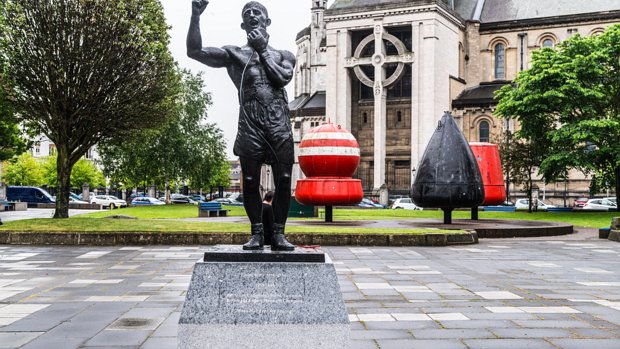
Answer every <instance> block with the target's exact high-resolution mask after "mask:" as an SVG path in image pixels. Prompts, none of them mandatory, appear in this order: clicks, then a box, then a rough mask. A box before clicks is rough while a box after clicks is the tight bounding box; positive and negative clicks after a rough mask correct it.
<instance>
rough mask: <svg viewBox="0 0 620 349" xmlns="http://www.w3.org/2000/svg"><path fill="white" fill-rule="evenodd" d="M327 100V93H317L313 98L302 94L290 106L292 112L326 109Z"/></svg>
mask: <svg viewBox="0 0 620 349" xmlns="http://www.w3.org/2000/svg"><path fill="white" fill-rule="evenodd" d="M325 105H326V98H325V91H317V92H315V93H314V94H313V95H312V96H310V95H308V94H302V95H301V96H299V97H297V98H295V100H293V101H292V102H290V103H289V104H288V107H289V109H290V110H291V111H298V110H307V109H317V108H318V109H325Z"/></svg>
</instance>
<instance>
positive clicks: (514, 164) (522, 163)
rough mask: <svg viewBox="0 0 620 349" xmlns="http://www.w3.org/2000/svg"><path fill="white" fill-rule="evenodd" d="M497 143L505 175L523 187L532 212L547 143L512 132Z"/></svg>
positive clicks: (513, 182) (504, 135) (529, 209)
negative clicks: (533, 194)
mask: <svg viewBox="0 0 620 349" xmlns="http://www.w3.org/2000/svg"><path fill="white" fill-rule="evenodd" d="M539 137H543V138H542V139H543V140H544V135H540V136H539ZM497 143H498V144H499V152H500V157H501V159H502V167H503V172H504V174H505V175H506V177H507V178H508V179H509V181H510V182H511V183H512V184H515V185H521V186H522V187H523V190H524V191H525V193H526V194H527V198H528V199H529V207H528V211H529V212H532V189H533V188H532V187H533V182H534V175H535V174H536V173H537V172H538V168H539V166H540V164H541V163H542V161H543V159H544V156H545V154H546V151H547V148H546V144H547V142H544V141H541V140H540V139H539V138H534V139H525V138H523V137H522V138H518V137H515V136H514V135H513V134H512V133H511V132H505V133H504V134H503V136H502V137H501V139H498V140H497Z"/></svg>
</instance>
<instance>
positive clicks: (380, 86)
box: [291, 0, 620, 193]
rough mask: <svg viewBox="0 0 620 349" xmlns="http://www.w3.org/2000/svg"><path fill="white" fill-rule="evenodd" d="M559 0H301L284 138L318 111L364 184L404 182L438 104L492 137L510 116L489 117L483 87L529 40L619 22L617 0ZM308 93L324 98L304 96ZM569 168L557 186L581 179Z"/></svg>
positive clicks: (524, 61) (528, 49)
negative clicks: (341, 131) (353, 154)
mask: <svg viewBox="0 0 620 349" xmlns="http://www.w3.org/2000/svg"><path fill="white" fill-rule="evenodd" d="M565 3H566V2H562V1H560V0H550V1H547V2H540V1H534V0H521V1H516V0H450V1H448V0H413V1H404V0H391V1H379V0H359V1H350V0H336V1H335V2H334V4H333V5H332V6H331V7H330V8H329V9H327V8H326V1H325V0H318V1H316V0H315V1H312V3H311V13H312V20H311V24H310V26H308V27H307V28H305V29H303V30H302V31H301V32H300V33H299V34H298V36H297V45H298V52H297V59H298V66H297V68H296V76H295V100H294V101H293V102H292V103H291V110H292V114H293V119H294V120H293V121H294V133H295V134H296V140H297V141H300V140H301V137H302V136H303V134H304V133H305V132H307V130H309V129H310V128H312V127H314V126H316V125H317V123H322V122H326V121H327V119H330V120H331V121H332V122H335V123H338V124H341V125H343V127H345V128H347V129H349V130H351V132H352V133H353V134H354V135H355V136H356V137H357V139H358V142H359V143H360V147H361V162H360V167H359V169H358V172H357V174H356V176H357V177H358V178H360V179H361V180H362V183H363V186H364V189H365V191H367V192H370V193H375V192H376V191H377V190H378V189H379V188H380V187H381V185H383V184H386V185H387V187H388V189H389V190H390V192H391V193H406V192H408V190H409V187H410V184H411V181H412V179H413V174H414V173H415V169H416V166H417V164H418V161H419V159H420V158H421V157H422V154H423V152H424V150H425V147H426V144H427V143H428V140H429V138H430V136H431V135H432V133H433V131H434V129H435V127H436V124H437V122H438V121H439V119H440V118H441V116H442V115H443V112H444V111H446V110H450V111H452V113H453V115H454V116H455V118H456V120H457V123H458V125H459V127H460V128H461V129H462V131H463V133H464V135H465V137H466V138H467V139H468V140H469V141H476V142H477V141H481V140H482V141H491V142H493V140H495V139H498V136H499V135H501V133H502V132H503V131H504V130H506V129H508V130H511V131H514V130H515V129H516V128H517V127H518V125H516V124H515V122H513V121H507V120H501V119H499V118H496V117H495V116H494V111H495V106H496V101H495V100H494V99H493V97H492V96H493V92H494V91H495V90H497V89H499V88H500V87H501V86H503V85H504V84H506V83H509V82H510V81H511V80H512V79H514V78H515V77H516V75H517V74H518V72H520V71H522V70H524V69H527V68H528V66H529V61H530V57H531V55H532V52H533V51H535V50H537V49H539V48H540V47H543V46H555V45H557V44H558V43H560V42H561V41H563V40H566V39H567V38H569V37H570V36H572V35H575V34H577V33H579V34H581V35H596V34H598V33H601V32H602V31H604V29H605V28H606V27H607V26H609V25H612V24H615V23H620V0H610V1H605V2H604V4H602V3H593V4H571V5H566V4H565ZM381 43H382V44H383V45H381ZM319 94H324V97H323V100H324V104H323V105H320V104H317V103H311V102H312V101H313V100H314V102H316V96H318V95H319ZM309 104H312V105H309ZM301 176H303V174H302V173H301V172H300V171H297V173H296V178H301ZM573 179H574V181H571V182H570V184H567V185H566V187H567V188H568V187H571V188H573V189H574V191H575V192H579V191H583V190H585V189H587V184H588V180H587V179H586V178H584V177H583V176H581V177H580V176H579V174H574V176H573V177H571V180H573ZM556 186H557V185H556ZM584 186H585V187H584ZM562 187H564V184H562ZM541 188H542V183H541Z"/></svg>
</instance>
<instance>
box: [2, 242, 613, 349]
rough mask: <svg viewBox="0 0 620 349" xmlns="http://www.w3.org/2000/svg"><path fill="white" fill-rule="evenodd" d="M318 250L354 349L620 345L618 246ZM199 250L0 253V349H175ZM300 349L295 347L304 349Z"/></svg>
mask: <svg viewBox="0 0 620 349" xmlns="http://www.w3.org/2000/svg"><path fill="white" fill-rule="evenodd" d="M580 236H584V235H583V234H577V235H575V236H568V237H558V238H542V239H540V238H539V239H519V240H517V239H501V240H481V243H480V244H479V245H468V246H456V247H439V248H431V247H411V248H391V247H389V248H388V247H376V248H356V247H325V248H324V250H325V251H326V252H327V253H328V254H329V255H330V256H331V257H332V259H333V260H334V263H335V264H336V269H337V271H338V275H339V279H340V286H341V289H342V292H343V296H344V299H345V301H346V305H347V308H348V312H349V314H350V315H349V317H350V319H351V327H352V330H353V331H352V338H353V342H352V348H355V349H365V348H373V349H376V348H381V349H391V348H394V349H395V348H398V349H406V348H429V349H446V348H458V349H466V348H470V349H483V348H489V349H498V348H499V349H501V348H529V349H546V348H556V349H557V348H565V349H572V348H580V349H581V348H591V349H618V348H620V276H619V275H620V274H619V273H620V244H618V243H615V242H611V241H607V240H598V239H596V238H594V235H593V234H592V233H591V234H590V235H587V234H586V236H587V238H576V237H580ZM200 257H201V248H200V247H169V246H157V247H25V246H0V348H29V349H32V348H58V349H61V348H63V349H64V348H81V347H85V348H97V347H99V348H138V347H139V348H175V347H176V328H177V327H176V326H177V325H176V324H177V321H178V317H179V313H180V309H181V306H182V303H183V300H184V294H185V290H186V289H187V287H188V283H189V280H190V275H191V272H192V266H193V264H194V262H195V261H196V260H198V259H199V258H200ZM300 349H301V348H300Z"/></svg>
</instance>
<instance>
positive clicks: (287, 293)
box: [178, 246, 350, 349]
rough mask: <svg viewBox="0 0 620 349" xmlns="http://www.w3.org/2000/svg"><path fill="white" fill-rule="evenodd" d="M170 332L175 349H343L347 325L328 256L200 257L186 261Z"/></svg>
mask: <svg viewBox="0 0 620 349" xmlns="http://www.w3.org/2000/svg"><path fill="white" fill-rule="evenodd" d="M238 248H239V250H240V251H239V254H240V255H243V254H244V252H243V251H241V246H239V247H238ZM207 252H208V251H207ZM255 253H256V252H255ZM259 253H272V252H271V251H269V250H265V251H263V252H259ZM321 253H322V252H321ZM241 258H243V257H241ZM178 331H179V333H178V345H179V348H181V349H189V348H192V349H193V348H210V349H219V348H283V349H285V348H291V349H299V348H338V349H342V348H348V347H349V338H350V323H349V319H348V315H347V311H346V308H345V306H344V302H343V300H342V295H341V292H340V286H339V285H338V278H337V276H336V270H335V268H334V265H333V264H332V263H331V261H330V260H329V258H327V262H323V263H321V262H318V263H299V262H229V261H225V262H220V261H211V262H205V260H204V259H203V260H201V261H199V262H197V263H196V265H195V266H194V271H193V274H192V279H191V282H190V286H189V290H188V292H187V296H186V299H185V303H184V304H183V309H182V311H181V317H180V319H179V328H178Z"/></svg>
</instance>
